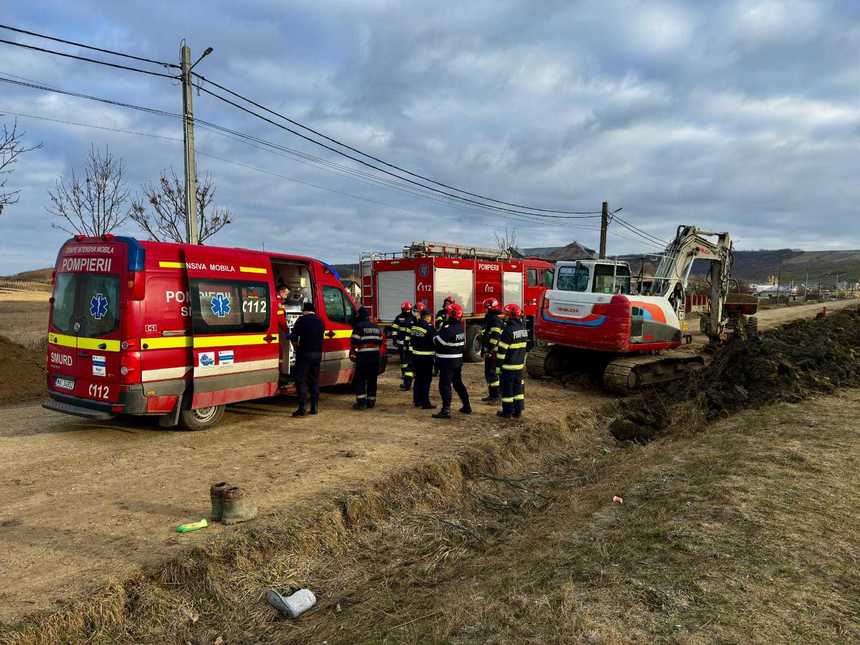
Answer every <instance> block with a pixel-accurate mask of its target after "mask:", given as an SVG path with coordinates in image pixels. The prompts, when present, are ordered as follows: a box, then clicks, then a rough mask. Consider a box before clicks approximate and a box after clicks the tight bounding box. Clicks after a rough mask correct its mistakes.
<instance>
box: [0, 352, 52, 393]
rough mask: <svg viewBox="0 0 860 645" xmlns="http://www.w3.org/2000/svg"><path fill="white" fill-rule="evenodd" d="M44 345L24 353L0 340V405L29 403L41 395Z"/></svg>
mask: <svg viewBox="0 0 860 645" xmlns="http://www.w3.org/2000/svg"><path fill="white" fill-rule="evenodd" d="M45 379H46V368H45V344H44V342H43V343H42V345H41V347H40V348H39V349H27V348H26V347H22V346H21V345H18V344H17V343H13V342H12V341H11V340H9V339H8V338H5V337H4V336H0V405H6V404H9V403H17V402H19V401H30V400H32V399H37V398H39V397H41V396H42V395H44V393H45Z"/></svg>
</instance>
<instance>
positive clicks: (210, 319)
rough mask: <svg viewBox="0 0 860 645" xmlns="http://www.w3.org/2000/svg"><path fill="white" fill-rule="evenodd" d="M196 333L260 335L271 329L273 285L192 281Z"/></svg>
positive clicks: (223, 281) (229, 281) (193, 318)
mask: <svg viewBox="0 0 860 645" xmlns="http://www.w3.org/2000/svg"><path fill="white" fill-rule="evenodd" d="M191 302H192V303H193V307H192V313H193V316H192V321H193V327H194V333H197V334H206V333H226V332H257V331H266V330H268V328H269V316H270V313H271V307H270V306H269V286H268V285H267V284H266V283H263V282H234V281H231V280H192V281H191Z"/></svg>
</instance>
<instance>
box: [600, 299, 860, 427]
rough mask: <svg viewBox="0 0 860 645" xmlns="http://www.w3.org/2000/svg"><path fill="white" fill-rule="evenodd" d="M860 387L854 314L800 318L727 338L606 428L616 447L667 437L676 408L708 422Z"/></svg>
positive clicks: (858, 320) (859, 337)
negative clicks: (704, 361) (683, 378)
mask: <svg viewBox="0 0 860 645" xmlns="http://www.w3.org/2000/svg"><path fill="white" fill-rule="evenodd" d="M857 386H860V309H844V310H842V311H839V312H837V313H835V314H832V315H830V316H827V317H826V318H822V319H819V320H798V321H796V322H792V323H789V324H787V325H785V326H783V327H780V328H778V329H775V330H774V331H772V332H769V333H767V334H764V335H762V336H760V337H757V338H752V339H749V340H739V339H737V340H732V341H730V342H729V343H728V344H727V345H726V346H725V347H723V348H722V349H720V351H719V352H717V354H716V355H715V356H714V360H713V361H712V362H711V363H710V365H708V366H707V367H706V368H705V369H703V370H701V371H699V372H698V373H697V374H696V375H695V376H694V377H693V378H692V379H691V380H690V381H688V382H684V383H681V384H679V385H676V386H675V387H673V388H671V389H670V391H668V392H666V393H664V394H661V395H654V394H653V393H652V394H646V395H644V396H643V397H641V398H640V399H638V400H636V401H631V402H627V403H625V408H626V409H625V411H624V412H623V414H622V415H621V416H620V417H619V418H617V419H616V420H615V421H613V423H612V424H611V426H610V430H611V431H612V434H613V435H614V436H615V438H616V439H619V440H621V441H649V440H650V439H652V438H653V437H654V436H656V435H658V434H660V433H661V432H664V431H666V429H667V428H669V427H670V426H671V425H672V422H673V420H674V419H675V418H676V417H677V412H678V410H679V408H680V405H681V404H684V403H687V404H688V403H690V402H692V403H693V404H694V406H695V408H696V409H697V411H698V412H699V413H701V414H703V415H704V417H705V418H706V419H707V420H713V419H716V418H719V417H722V416H728V415H729V414H732V413H734V412H737V411H738V410H741V409H743V408H757V407H761V406H762V405H765V404H768V403H772V402H776V401H799V400H802V399H804V398H806V397H808V396H810V395H812V394H815V393H827V392H832V391H833V390H834V389H835V388H837V387H857Z"/></svg>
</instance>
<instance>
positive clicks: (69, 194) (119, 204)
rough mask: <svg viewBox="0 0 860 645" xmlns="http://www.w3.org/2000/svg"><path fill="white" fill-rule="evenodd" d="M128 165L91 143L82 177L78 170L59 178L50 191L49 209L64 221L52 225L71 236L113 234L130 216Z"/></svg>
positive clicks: (106, 149)
mask: <svg viewBox="0 0 860 645" xmlns="http://www.w3.org/2000/svg"><path fill="white" fill-rule="evenodd" d="M124 176H125V167H124V166H123V163H122V160H121V159H117V158H115V157H114V156H113V155H112V154H111V152H110V150H109V149H108V148H107V146H105V149H104V152H102V151H100V150H97V149H96V147H95V146H90V153H89V155H88V157H87V163H86V166H85V167H84V170H83V177H81V176H80V175H79V174H78V173H77V172H76V171H75V170H74V169H73V170H72V176H71V178H69V179H68V180H67V179H66V178H65V177H63V178H61V179H58V180H57V185H56V188H55V189H54V190H53V191H51V190H49V191H48V195H49V196H50V198H51V205H50V206H48V207H47V208H46V210H47V211H48V212H49V213H50V214H52V215H55V216H56V217H59V218H60V219H61V220H63V221H62V223H60V224H52V226H53V227H54V228H58V229H60V230H62V231H65V232H66V233H69V234H71V235H76V234H80V235H87V236H89V237H98V236H100V235H104V234H105V233H109V232H110V231H112V230H114V229H115V228H117V227H118V226H119V225H120V224H122V223H123V222H124V221H125V220H126V219H128V210H127V209H126V203H127V202H128V200H129V194H128V190H126V187H125V178H124Z"/></svg>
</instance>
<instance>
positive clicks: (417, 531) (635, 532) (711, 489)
mask: <svg viewBox="0 0 860 645" xmlns="http://www.w3.org/2000/svg"><path fill="white" fill-rule="evenodd" d="M858 405H860V392H857V391H848V392H846V393H843V394H841V395H839V396H837V397H825V398H820V399H815V400H813V401H808V402H806V403H804V404H803V405H802V406H801V405H792V404H781V405H779V406H776V407H772V408H765V409H762V410H757V411H748V412H745V413H742V414H740V415H738V416H736V417H734V418H733V419H730V420H726V421H723V422H720V423H719V424H716V425H714V426H711V427H710V429H709V431H708V432H706V433H695V434H690V435H688V436H673V437H671V438H668V439H664V440H661V441H656V442H653V443H651V444H649V445H647V446H625V447H619V446H618V445H617V444H615V443H614V441H612V440H611V438H609V436H608V434H607V433H606V432H603V431H600V432H598V431H596V427H595V423H594V422H592V421H589V422H586V423H579V424H576V425H572V426H571V427H570V428H567V427H565V428H561V429H559V428H552V427H550V426H544V425H538V426H535V427H528V426H526V427H524V428H522V429H521V430H520V431H518V432H512V433H511V434H510V435H507V436H503V437H500V438H499V439H498V440H496V441H495V442H487V443H486V444H484V445H481V446H478V447H475V448H472V449H470V450H468V451H467V452H464V453H463V454H461V455H460V456H459V458H457V459H446V460H439V461H438V462H434V463H430V464H424V465H421V466H417V467H415V468H411V469H407V470H404V471H402V472H400V473H398V474H397V475H395V476H392V477H391V478H389V479H387V480H386V481H384V482H382V483H380V484H379V485H377V486H372V487H368V488H366V489H363V490H357V491H353V492H351V493H347V494H345V495H343V496H342V497H340V498H338V499H329V500H316V504H315V505H313V506H312V505H308V506H307V507H302V508H296V509H293V511H292V512H291V513H289V514H285V515H283V516H281V517H279V518H276V519H273V520H271V521H266V522H265V523H264V524H260V525H254V526H249V527H247V528H246V529H245V530H243V531H240V532H237V533H235V534H233V535H231V536H230V537H228V538H227V539H226V540H223V541H219V542H216V543H214V544H210V545H209V546H207V547H205V548H201V549H198V550H196V551H194V552H191V553H189V554H187V555H186V556H183V557H182V558H179V559H177V560H175V561H173V562H171V563H169V564H168V565H166V566H164V567H161V568H160V569H159V570H157V571H152V572H150V573H149V574H147V575H142V576H140V577H137V578H135V579H133V580H129V581H126V582H125V583H124V584H122V585H119V584H117V585H113V586H112V587H110V588H109V589H106V590H105V592H104V593H103V594H102V595H101V596H100V597H98V598H96V599H95V600H94V601H92V602H88V603H85V604H83V605H80V606H77V607H73V608H70V609H69V610H68V611H67V612H66V613H65V614H63V615H60V616H54V617H51V618H49V619H48V620H47V621H40V622H38V623H36V624H34V625H32V626H31V628H29V629H27V628H25V629H24V630H23V631H22V632H19V633H17V634H7V635H6V636H5V637H0V642H4V643H13V642H15V643H48V642H58V641H62V642H72V641H74V642H81V641H87V642H94V643H112V642H193V643H211V642H214V641H215V640H216V639H217V638H218V637H219V636H221V637H223V638H224V639H225V640H226V642H274V643H287V642H294V643H307V642H323V641H327V642H328V643H379V642H389V643H433V642H439V643H442V642H444V643H449V642H455V643H500V644H501V643H514V642H516V643H581V642H591V643H621V642H654V641H670V642H689V643H698V642H714V641H719V642H738V641H743V642H750V641H752V642H811V641H813V642H823V641H828V642H840V641H841V642H849V641H852V640H853V641H856V640H858V639H860V628H858V617H860V597H858V596H857V594H856V589H857V588H860V569H858V566H857V565H858V556H857V553H858V552H860V549H858V547H860V537H858V536H860V517H858V514H857V513H856V504H855V498H854V493H855V491H856V490H857V487H858V484H860V475H858V471H857V464H858V459H860V441H858V439H860V424H858V422H857V421H856V420H854V421H852V422H851V423H846V422H845V420H844V418H843V415H842V414H841V410H842V409H844V408H847V407H851V406H853V407H855V408H856V407H857V406H858ZM614 494H620V495H623V497H624V504H623V505H614V504H612V502H611V498H612V495H614ZM269 586H275V587H278V588H281V589H286V590H289V589H291V588H297V587H299V586H309V587H310V588H312V589H313V590H314V591H315V592H316V593H317V596H318V598H319V601H320V602H319V604H318V605H317V607H316V608H315V609H314V610H312V612H310V613H308V614H306V615H305V616H304V617H302V618H301V619H300V620H298V621H290V620H287V619H283V618H280V617H278V616H277V614H275V612H274V611H272V610H271V609H270V608H269V607H268V606H267V605H266V604H265V602H264V600H263V598H262V594H263V591H264V589H265V588H266V587H269Z"/></svg>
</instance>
